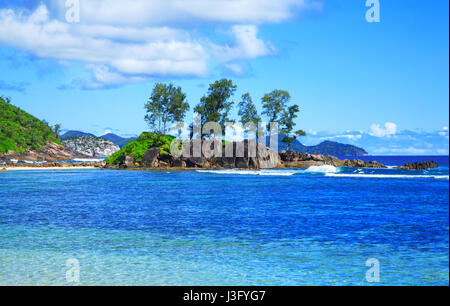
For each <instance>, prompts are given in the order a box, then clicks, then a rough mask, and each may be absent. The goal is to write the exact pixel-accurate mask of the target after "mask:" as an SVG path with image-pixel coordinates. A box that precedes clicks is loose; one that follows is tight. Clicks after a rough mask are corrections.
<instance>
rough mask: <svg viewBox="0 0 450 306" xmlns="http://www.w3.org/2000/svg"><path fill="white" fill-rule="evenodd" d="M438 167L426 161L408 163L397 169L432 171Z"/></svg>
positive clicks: (432, 162)
mask: <svg viewBox="0 0 450 306" xmlns="http://www.w3.org/2000/svg"><path fill="white" fill-rule="evenodd" d="M438 167H439V165H438V164H437V163H435V162H434V161H426V162H423V163H419V162H415V163H412V164H411V163H409V164H405V165H404V166H402V167H397V169H404V170H427V169H433V168H438Z"/></svg>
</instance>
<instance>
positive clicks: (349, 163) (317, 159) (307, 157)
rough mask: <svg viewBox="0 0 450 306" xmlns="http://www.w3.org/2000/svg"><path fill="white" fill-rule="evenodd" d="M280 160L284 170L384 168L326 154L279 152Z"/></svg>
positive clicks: (371, 162)
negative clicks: (320, 167)
mask: <svg viewBox="0 0 450 306" xmlns="http://www.w3.org/2000/svg"><path fill="white" fill-rule="evenodd" d="M280 158H281V161H282V163H283V166H284V167H286V168H308V167H310V166H321V165H332V166H335V167H353V168H386V166H384V165H383V164H381V163H378V162H376V161H370V162H365V161H362V160H359V159H352V160H349V159H344V160H340V159H338V158H337V157H334V156H331V155H327V154H324V155H322V154H308V153H303V152H293V151H281V152H280Z"/></svg>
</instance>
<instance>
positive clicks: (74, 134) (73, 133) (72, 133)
mask: <svg viewBox="0 0 450 306" xmlns="http://www.w3.org/2000/svg"><path fill="white" fill-rule="evenodd" d="M81 136H91V137H96V136H95V135H93V134H89V133H84V132H81V131H67V132H65V133H64V134H63V135H61V136H60V138H61V140H65V139H68V138H74V137H81Z"/></svg>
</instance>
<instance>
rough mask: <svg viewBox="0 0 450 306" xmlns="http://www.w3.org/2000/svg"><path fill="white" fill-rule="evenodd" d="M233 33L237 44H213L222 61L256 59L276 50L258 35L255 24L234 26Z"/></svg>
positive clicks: (216, 54) (217, 55)
mask: <svg viewBox="0 0 450 306" xmlns="http://www.w3.org/2000/svg"><path fill="white" fill-rule="evenodd" d="M231 34H232V35H233V36H234V37H235V45H233V46H229V45H225V46H217V45H214V44H212V47H213V49H214V53H215V57H216V58H217V59H219V60H220V61H223V62H229V61H233V60H237V59H254V58H256V57H259V56H264V55H270V54H273V53H274V52H275V48H274V47H273V46H272V45H271V44H270V43H266V42H264V41H263V40H261V39H259V38H258V37H257V36H258V28H257V27H256V26H254V25H239V26H233V27H232V29H231Z"/></svg>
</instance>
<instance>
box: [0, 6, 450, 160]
mask: <svg viewBox="0 0 450 306" xmlns="http://www.w3.org/2000/svg"><path fill="white" fill-rule="evenodd" d="M125 2H126V1H112V0H89V1H88V0H80V22H79V23H68V22H67V20H66V18H65V13H66V10H67V9H66V8H65V7H64V3H65V1H58V0H49V1H33V0H28V1H26V0H22V1H8V2H7V3H6V4H5V3H3V2H2V3H1V4H0V71H1V74H0V95H3V96H10V97H12V100H13V104H15V105H17V106H20V107H21V108H23V109H25V110H27V111H28V112H30V113H32V114H33V115H35V116H37V117H38V118H41V119H46V120H47V121H49V122H50V123H52V124H54V123H61V124H62V126H63V128H65V129H76V130H82V131H86V132H92V133H95V134H97V135H101V134H103V133H104V132H105V131H112V132H115V133H117V134H119V135H125V136H126V135H135V134H139V133H140V132H142V131H144V130H147V126H146V124H145V122H144V120H143V117H144V115H145V114H144V109H143V105H144V103H145V102H146V100H147V99H148V97H149V95H150V92H151V88H152V86H153V84H154V83H155V82H173V83H174V84H176V85H179V86H182V88H183V90H184V91H185V92H186V94H187V96H188V101H189V102H190V105H191V107H193V106H195V105H196V104H197V103H198V101H199V99H200V97H201V96H202V95H203V94H204V93H205V92H206V90H207V87H208V84H209V83H211V82H213V81H214V80H216V79H219V78H223V77H227V78H231V79H233V80H234V81H235V83H236V84H237V86H238V90H237V92H236V96H235V99H234V100H235V101H236V102H239V98H240V96H241V95H242V94H243V93H245V92H250V94H251V95H252V97H253V100H254V101H255V102H257V104H258V108H259V109H261V108H260V106H259V101H260V99H261V97H262V96H263V95H264V93H267V92H270V91H271V90H273V89H285V90H288V91H289V92H290V93H291V96H292V102H293V103H297V104H299V105H300V106H301V114H300V116H299V118H298V120H297V127H298V128H301V129H304V130H306V131H307V132H308V137H306V138H304V139H302V142H304V143H306V144H316V143H318V142H320V141H322V140H325V139H331V140H336V141H340V142H345V143H351V144H355V145H360V146H363V147H364V148H366V150H367V151H369V153H372V154H448V149H449V144H448V143H449V139H448V125H449V117H448V116H449V115H448V112H449V109H448V106H449V104H448V99H449V87H448V82H449V70H448V69H449V68H448V67H449V62H448V60H449V40H448V37H449V31H448V29H449V27H448V24H449V20H448V11H449V7H448V5H449V3H448V1H444V0H436V1H432V2H426V1H406V0H395V1H393V0H380V18H381V19H380V22H379V23H368V22H367V21H366V19H365V15H366V11H367V10H368V8H367V7H366V6H365V2H366V1H365V0H352V1H348V0H333V1H331V0H279V1H270V0H258V1H257V0H231V1H230V0H216V1H206V0H189V1H179V0H165V1H162V0H148V1H144V0H137V1H134V5H130V4H129V3H128V4H127V3H125ZM235 113H236V111H235ZM191 116H192V115H191V113H189V115H188V119H190V118H191Z"/></svg>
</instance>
